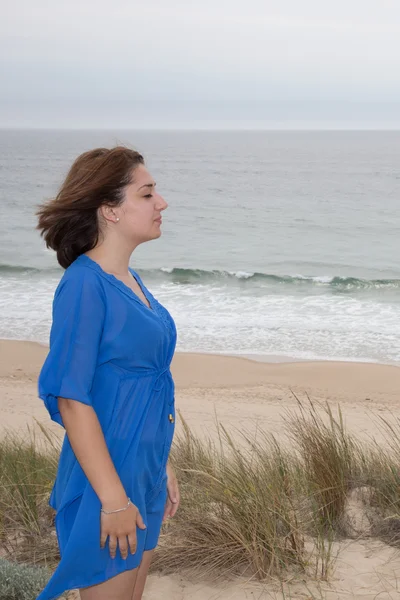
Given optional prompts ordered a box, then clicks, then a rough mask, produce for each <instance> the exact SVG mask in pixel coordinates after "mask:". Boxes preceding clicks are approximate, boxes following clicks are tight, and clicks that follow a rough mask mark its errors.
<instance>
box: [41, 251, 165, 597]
mask: <svg viewBox="0 0 400 600" xmlns="http://www.w3.org/2000/svg"><path fill="white" fill-rule="evenodd" d="M130 272H131V273H132V275H133V276H134V278H135V279H136V280H137V282H138V283H139V285H140V286H141V289H142V291H143V293H144V295H145V297H146V298H147V300H148V301H149V304H150V308H149V307H148V306H147V305H146V304H145V303H144V302H142V300H140V298H139V297H138V296H137V295H136V294H135V293H134V292H133V291H132V290H131V289H130V288H129V287H128V286H126V285H125V284H124V283H123V282H122V281H120V280H119V279H117V278H116V277H114V276H113V275H110V274H108V273H106V272H105V271H103V269H102V268H101V267H100V265H99V264H98V263H96V262H95V261H93V260H92V259H91V258H89V257H88V256H86V255H84V254H83V255H81V256H80V257H79V258H78V259H76V260H75V261H74V262H73V263H72V264H71V266H70V267H68V269H66V271H65V273H64V275H63V277H62V279H61V281H60V283H59V285H58V287H57V290H56V292H55V296H54V302H53V324H52V329H51V333H50V350H49V354H48V356H47V358H46V361H45V363H44V365H43V368H42V370H41V373H40V376H39V381H38V386H39V396H40V398H41V399H42V400H43V401H44V403H45V406H46V408H47V410H48V412H49V414H50V417H51V419H52V420H53V421H55V422H57V423H59V424H60V425H61V426H63V427H64V424H63V421H62V417H61V414H60V412H59V410H58V401H57V397H58V396H60V397H64V398H71V399H73V400H77V401H78V402H83V403H84V404H87V405H90V406H92V407H93V409H94V410H95V412H96V414H97V417H98V419H99V422H100V425H101V428H102V430H103V434H104V437H105V441H106V444H107V448H108V450H109V452H110V455H111V458H112V460H113V463H114V466H115V468H116V470H117V473H118V475H119V477H120V479H121V481H122V484H123V486H124V489H125V491H126V493H127V495H128V496H129V498H130V499H131V500H132V502H133V503H134V504H136V506H137V507H138V508H139V511H140V513H141V515H142V517H143V520H144V522H145V524H146V526H147V528H146V529H144V530H141V529H139V528H137V550H136V552H135V554H130V553H128V557H127V558H126V559H123V558H122V557H121V554H120V552H119V548H117V553H116V557H115V558H111V557H110V551H109V546H108V539H107V543H106V545H105V547H104V548H100V508H101V503H100V499H99V498H98V496H97V494H96V493H95V491H94V489H93V488H92V486H91V484H90V482H89V480H88V478H87V477H86V475H85V473H84V471H83V469H82V467H81V466H80V464H79V462H78V460H77V458H76V457H75V454H74V452H73V450H72V447H71V444H70V442H69V439H68V435H67V433H65V435H64V439H63V444H62V449H61V453H60V457H59V463H58V469H57V476H56V479H55V482H54V486H53V489H52V492H51V496H50V499H49V504H50V506H52V507H53V508H54V509H55V510H56V517H55V526H56V532H57V539H58V544H59V549H60V556H61V560H60V562H59V564H58V567H57V569H56V570H55V572H54V573H53V575H52V577H51V578H50V580H49V582H48V583H47V585H46V587H45V588H44V590H43V591H42V592H41V593H40V594H39V596H38V597H37V600H52V599H54V598H57V597H58V596H59V595H61V594H62V593H63V592H66V591H67V590H70V589H74V588H83V587H86V586H90V585H94V584H97V583H101V582H103V581H105V580H107V579H109V578H111V577H114V576H115V575H117V574H119V573H121V572H123V571H126V570H128V569H134V568H136V567H137V566H138V565H139V563H140V561H141V558H142V554H143V551H145V550H151V549H152V548H154V547H155V546H156V545H157V542H158V537H159V533H160V529H161V524H162V517H163V513H164V507H165V502H166V498H167V486H166V482H167V475H166V463H167V460H168V455H169V452H170V448H171V444H172V438H173V434H174V427H175V424H174V422H175V410H174V400H175V395H174V390H175V386H174V382H173V379H172V376H171V371H170V364H171V360H172V357H173V354H174V351H175V345H176V328H175V324H174V321H173V319H172V317H171V316H170V314H169V313H168V311H167V310H166V309H165V308H164V307H163V306H162V305H161V304H160V303H159V302H158V301H157V300H156V299H155V298H154V296H153V295H152V294H151V293H150V292H149V290H148V289H147V288H146V287H145V285H144V284H143V282H142V280H141V278H140V277H139V275H138V274H137V273H136V272H135V271H133V270H132V269H130Z"/></svg>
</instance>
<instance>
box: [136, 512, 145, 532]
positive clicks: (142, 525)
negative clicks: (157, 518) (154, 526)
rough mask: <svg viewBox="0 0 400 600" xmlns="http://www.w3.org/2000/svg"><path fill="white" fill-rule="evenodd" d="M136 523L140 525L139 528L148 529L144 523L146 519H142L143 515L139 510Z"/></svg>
mask: <svg viewBox="0 0 400 600" xmlns="http://www.w3.org/2000/svg"><path fill="white" fill-rule="evenodd" d="M136 525H137V526H138V527H139V529H146V525H145V524H144V521H143V519H142V515H141V514H140V512H139V511H138V513H137V515H136Z"/></svg>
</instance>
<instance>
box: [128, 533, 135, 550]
mask: <svg viewBox="0 0 400 600" xmlns="http://www.w3.org/2000/svg"><path fill="white" fill-rule="evenodd" d="M128 543H129V549H130V551H131V554H135V552H136V547H137V539H136V532H135V533H130V534H129V535H128Z"/></svg>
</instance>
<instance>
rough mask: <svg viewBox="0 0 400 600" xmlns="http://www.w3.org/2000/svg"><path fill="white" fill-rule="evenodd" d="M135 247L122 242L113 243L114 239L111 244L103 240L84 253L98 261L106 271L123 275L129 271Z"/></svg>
mask: <svg viewBox="0 0 400 600" xmlns="http://www.w3.org/2000/svg"><path fill="white" fill-rule="evenodd" d="M135 247H136V246H135ZM135 247H134V248H132V247H131V246H127V245H126V244H123V243H119V244H115V240H114V243H113V244H110V243H107V240H105V241H104V242H102V243H100V244H98V245H97V246H95V248H93V250H89V252H87V253H86V254H87V255H88V256H89V257H90V258H91V259H93V260H94V261H96V262H98V263H99V265H100V266H101V268H102V269H103V270H104V271H106V272H107V273H112V274H113V275H121V276H124V275H127V274H128V273H129V270H128V267H129V261H130V258H131V256H132V253H133V251H134V249H135Z"/></svg>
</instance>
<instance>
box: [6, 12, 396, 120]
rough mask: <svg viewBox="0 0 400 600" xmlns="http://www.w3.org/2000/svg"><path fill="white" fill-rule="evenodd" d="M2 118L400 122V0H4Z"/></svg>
mask: <svg viewBox="0 0 400 600" xmlns="http://www.w3.org/2000/svg"><path fill="white" fill-rule="evenodd" d="M1 4H3V6H2V13H3V15H4V18H3V19H2V21H1V23H0V78H1V82H2V84H1V91H0V126H37V127H41V126H48V127H57V126H60V127H63V126H76V127H85V126H87V127H102V126H103V127H136V126H143V127H148V126H155V127H162V126H167V127H168V126H202V125H204V126H206V125H207V124H211V125H212V126H214V125H221V126H232V125H238V126H251V124H252V123H254V125H255V126H256V125H257V124H260V125H263V124H264V125H265V126H288V127H290V126H291V125H294V126H296V125H299V126H302V125H304V126H319V125H321V126H329V125H330V124H331V125H332V126H334V125H335V124H336V125H338V126H340V125H344V126H352V125H354V126H389V127H390V126H396V127H399V126H400V80H399V77H398V73H399V72H400V3H398V2H396V1H393V2H391V1H389V0H380V1H379V2H376V1H375V0H374V1H372V0H347V2H345V1H343V0H337V2H336V3H335V4H333V3H329V5H328V3H325V2H321V1H319V2H317V1H316V0H304V1H303V2H298V1H297V0H281V1H280V2H279V3H278V2H266V1H265V0H263V1H256V0H248V1H247V2H242V1H241V2H239V1H236V0H230V1H229V2H227V1H223V0H214V2H212V1H211V0H203V1H202V2H201V3H199V2H197V1H193V0H192V1H191V0H185V1H183V0H169V1H168V2H165V0H164V1H161V0H147V2H146V3H144V2H143V3H142V4H138V5H134V3H132V2H131V1H129V2H128V1H125V0H114V1H113V2H112V3H110V2H109V1H107V2H106V1H104V0H97V1H96V2H95V1H94V0H82V1H81V2H78V1H77V0H69V2H68V3H55V2H51V1H45V0H35V2H32V1H31V0H15V1H14V2H13V3H12V5H11V6H10V5H9V4H8V3H7V5H6V3H5V1H4V0H1Z"/></svg>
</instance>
